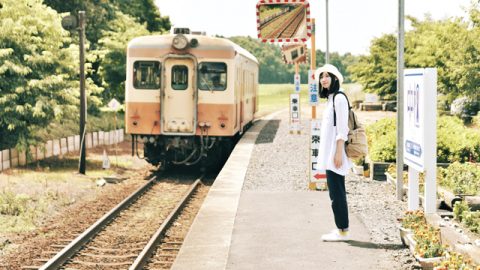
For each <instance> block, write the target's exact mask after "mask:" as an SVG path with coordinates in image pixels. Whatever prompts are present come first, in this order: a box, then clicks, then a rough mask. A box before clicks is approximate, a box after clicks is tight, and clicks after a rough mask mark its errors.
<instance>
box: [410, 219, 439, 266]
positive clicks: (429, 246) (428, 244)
mask: <svg viewBox="0 0 480 270" xmlns="http://www.w3.org/2000/svg"><path fill="white" fill-rule="evenodd" d="M407 237H408V238H409V240H410V241H412V244H413V246H414V247H413V251H414V256H415V258H416V259H417V260H418V261H419V262H420V265H421V266H422V269H433V267H434V266H435V264H438V263H440V262H441V261H442V260H443V256H444V255H445V252H446V247H445V246H444V245H442V241H441V234H440V229H438V228H434V227H432V226H430V225H428V224H426V223H425V224H422V225H420V226H418V227H417V228H415V229H414V233H413V235H408V236H407ZM411 249H412V248H411Z"/></svg>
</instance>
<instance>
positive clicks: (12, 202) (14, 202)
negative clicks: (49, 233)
mask: <svg viewBox="0 0 480 270" xmlns="http://www.w3.org/2000/svg"><path fill="white" fill-rule="evenodd" d="M29 200H30V197H29V196H27V195H25V194H15V193H14V192H12V191H3V192H1V193H0V215H9V216H18V215H20V214H22V213H24V212H25V211H26V210H27V204H28V201H29Z"/></svg>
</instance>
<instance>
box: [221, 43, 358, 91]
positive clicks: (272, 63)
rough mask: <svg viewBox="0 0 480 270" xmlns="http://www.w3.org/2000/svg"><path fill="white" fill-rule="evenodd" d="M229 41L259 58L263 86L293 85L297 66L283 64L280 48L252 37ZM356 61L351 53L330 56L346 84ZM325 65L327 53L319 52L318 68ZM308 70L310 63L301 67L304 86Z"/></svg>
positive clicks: (260, 80) (331, 61)
mask: <svg viewBox="0 0 480 270" xmlns="http://www.w3.org/2000/svg"><path fill="white" fill-rule="evenodd" d="M229 39H230V40H231V41H233V42H235V43H236V44H238V45H240V46H241V47H243V48H245V49H246V50H247V51H249V52H250V53H252V54H253V55H254V56H255V57H256V58H257V60H258V62H259V64H260V67H259V69H260V75H259V82H260V83H261V84H280V83H282V84H283V83H293V75H294V74H295V66H294V65H287V64H285V63H284V62H283V60H282V52H281V48H280V47H279V46H277V45H273V44H269V43H263V42H261V41H260V40H258V39H254V38H251V37H231V38H229ZM356 61H357V60H356V57H355V56H353V55H351V54H350V53H347V54H345V55H340V54H338V53H335V52H334V53H331V54H330V63H331V64H333V65H335V66H337V67H338V69H339V71H340V72H341V73H342V75H344V78H345V80H344V83H348V82H350V79H349V78H350V74H349V72H348V70H347V65H349V64H351V63H354V62H356ZM324 63H325V53H324V52H322V51H320V50H317V51H316V67H319V66H321V65H323V64H324ZM308 69H310V61H308V63H306V64H301V65H299V73H300V78H301V80H302V83H304V84H306V83H307V82H308V81H307V80H308V77H307V76H308Z"/></svg>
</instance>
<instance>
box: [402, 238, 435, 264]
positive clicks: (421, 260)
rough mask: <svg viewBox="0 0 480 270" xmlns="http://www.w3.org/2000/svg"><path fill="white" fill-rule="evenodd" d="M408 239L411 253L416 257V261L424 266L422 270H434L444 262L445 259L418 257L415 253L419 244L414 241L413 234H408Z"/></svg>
mask: <svg viewBox="0 0 480 270" xmlns="http://www.w3.org/2000/svg"><path fill="white" fill-rule="evenodd" d="M407 239H408V242H409V246H408V247H409V248H410V252H411V253H412V254H413V255H414V257H415V259H416V260H417V261H418V262H419V263H420V265H421V266H422V269H426V270H433V268H434V267H435V264H438V263H440V262H441V261H442V260H443V257H434V258H423V257H420V256H418V255H417V254H416V253H415V247H416V245H417V242H415V240H413V234H407Z"/></svg>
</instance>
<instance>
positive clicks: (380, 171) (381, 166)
mask: <svg viewBox="0 0 480 270" xmlns="http://www.w3.org/2000/svg"><path fill="white" fill-rule="evenodd" d="M390 164H391V163H389V162H374V161H372V162H370V179H371V180H379V181H385V180H387V177H386V176H385V172H386V171H387V169H388V166H390Z"/></svg>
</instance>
